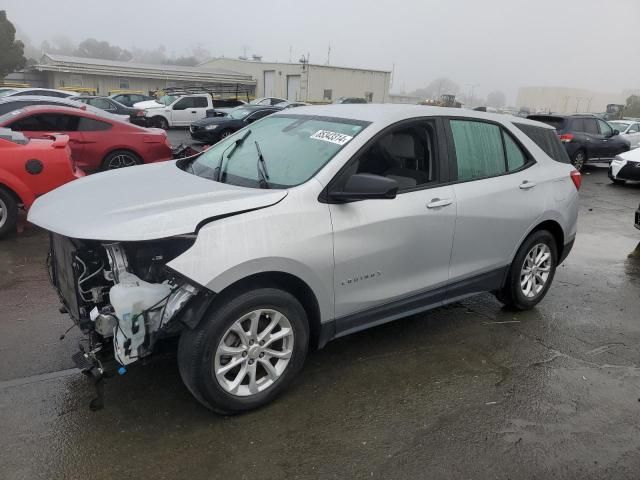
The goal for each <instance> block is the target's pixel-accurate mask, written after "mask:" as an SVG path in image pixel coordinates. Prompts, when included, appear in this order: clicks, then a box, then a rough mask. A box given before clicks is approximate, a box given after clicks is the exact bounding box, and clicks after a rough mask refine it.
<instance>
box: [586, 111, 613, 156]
mask: <svg viewBox="0 0 640 480" xmlns="http://www.w3.org/2000/svg"><path fill="white" fill-rule="evenodd" d="M582 122H583V124H584V132H585V139H586V141H587V154H588V156H589V159H594V158H600V157H601V156H602V153H603V151H604V150H605V149H606V143H607V142H605V141H604V140H605V138H604V137H603V136H602V134H601V133H600V129H599V128H598V121H597V120H596V118H595V117H594V118H583V119H582Z"/></svg>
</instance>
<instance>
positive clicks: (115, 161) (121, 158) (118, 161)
mask: <svg viewBox="0 0 640 480" xmlns="http://www.w3.org/2000/svg"><path fill="white" fill-rule="evenodd" d="M137 164H138V162H136V159H135V158H134V157H133V156H132V155H129V154H127V153H119V154H118V155H116V156H114V157H113V158H112V159H111V160H109V165H107V168H108V169H109V170H114V169H116V168H124V167H133V166H134V165H137Z"/></svg>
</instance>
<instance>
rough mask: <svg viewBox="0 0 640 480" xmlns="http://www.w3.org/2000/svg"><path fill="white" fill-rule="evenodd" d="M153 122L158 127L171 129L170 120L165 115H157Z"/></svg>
mask: <svg viewBox="0 0 640 480" xmlns="http://www.w3.org/2000/svg"><path fill="white" fill-rule="evenodd" d="M152 124H153V126H154V127H156V128H161V129H163V130H169V122H168V121H167V119H166V118H164V117H155V118H153V119H152Z"/></svg>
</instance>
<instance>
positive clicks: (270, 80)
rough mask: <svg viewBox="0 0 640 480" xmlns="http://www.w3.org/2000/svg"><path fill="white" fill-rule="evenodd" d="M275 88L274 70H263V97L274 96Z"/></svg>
mask: <svg viewBox="0 0 640 480" xmlns="http://www.w3.org/2000/svg"><path fill="white" fill-rule="evenodd" d="M275 89H276V71H275V70H265V71H264V95H263V96H265V97H275Z"/></svg>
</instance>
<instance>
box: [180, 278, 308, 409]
mask: <svg viewBox="0 0 640 480" xmlns="http://www.w3.org/2000/svg"><path fill="white" fill-rule="evenodd" d="M257 309H274V310H277V311H279V312H280V313H282V314H283V315H284V316H285V317H286V318H287V320H288V321H289V323H290V324H291V329H292V330H293V347H292V354H291V357H290V360H289V363H288V364H287V365H286V367H285V368H284V370H283V371H282V373H281V375H280V376H279V378H278V379H277V380H276V381H275V382H274V383H273V384H272V385H271V386H269V387H267V388H266V389H265V390H263V391H261V392H258V393H255V394H251V395H248V396H236V395H233V394H231V393H229V392H227V391H226V390H225V389H224V388H223V387H222V386H221V385H220V383H219V381H218V379H217V378H216V375H215V372H214V368H215V367H214V360H215V353H216V350H217V348H218V346H219V344H220V342H221V341H222V340H223V338H224V337H225V336H226V335H227V334H228V333H227V332H228V330H229V328H230V327H231V326H232V325H233V324H234V323H235V322H236V321H237V320H239V319H240V318H242V317H243V316H244V315H246V314H247V313H249V312H252V311H254V310H257ZM308 348H309V324H308V320H307V316H306V313H305V310H304V308H303V307H302V305H300V302H298V300H296V298H295V297H293V296H292V295H291V294H289V293H287V292H285V291H283V290H279V289H275V288H256V289H254V290H245V291H242V292H240V293H237V294H235V295H230V296H227V298H224V299H223V298H221V299H218V301H217V302H216V304H214V306H213V307H212V308H211V309H210V310H209V311H208V312H207V313H206V314H205V316H204V317H203V318H202V320H201V321H200V323H199V324H198V326H197V327H196V328H194V329H193V330H190V329H185V330H184V331H183V332H182V335H181V336H180V342H179V344H178V368H179V370H180V376H181V377H182V381H183V382H184V384H185V385H186V387H187V388H188V389H189V391H190V392H191V393H192V394H193V396H194V397H195V398H196V399H197V400H198V401H199V402H200V403H202V404H203V405H204V406H205V407H207V408H209V409H211V410H213V411H214V412H216V413H220V414H223V415H232V414H237V413H241V412H244V411H248V410H252V409H255V408H258V407H260V406H262V405H265V404H267V403H269V402H271V401H272V400H273V399H274V398H275V397H276V396H278V395H279V394H280V393H281V392H282V391H283V390H285V389H286V388H287V387H288V386H289V385H290V384H291V382H292V380H293V379H294V377H295V376H296V375H297V374H298V372H299V371H300V369H301V368H302V366H303V365H304V360H305V357H306V355H307V351H308ZM243 355H244V354H243ZM256 364H257V362H256Z"/></svg>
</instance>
